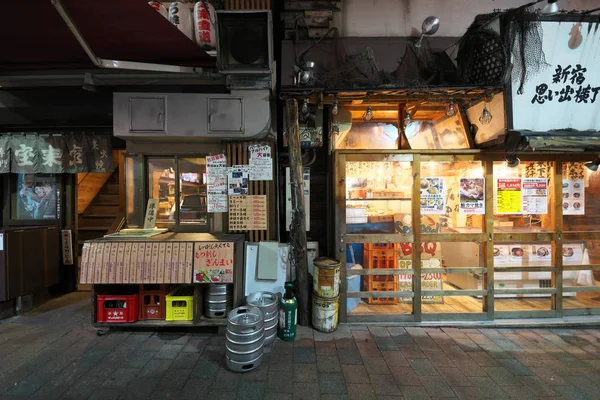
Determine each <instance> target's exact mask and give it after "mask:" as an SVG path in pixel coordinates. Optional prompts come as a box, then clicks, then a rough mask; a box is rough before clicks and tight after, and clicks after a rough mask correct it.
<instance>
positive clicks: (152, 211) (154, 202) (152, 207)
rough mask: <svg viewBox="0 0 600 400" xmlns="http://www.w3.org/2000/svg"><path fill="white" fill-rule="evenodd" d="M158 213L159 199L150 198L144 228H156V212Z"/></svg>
mask: <svg viewBox="0 0 600 400" xmlns="http://www.w3.org/2000/svg"><path fill="white" fill-rule="evenodd" d="M157 213H158V199H148V205H147V206H146V217H145V218H144V229H154V228H156V214H157Z"/></svg>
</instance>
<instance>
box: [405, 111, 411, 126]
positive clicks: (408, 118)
mask: <svg viewBox="0 0 600 400" xmlns="http://www.w3.org/2000/svg"><path fill="white" fill-rule="evenodd" d="M411 122H412V117H411V116H410V112H408V111H407V112H406V114H404V126H405V127H406V126H408V124H410V123H411Z"/></svg>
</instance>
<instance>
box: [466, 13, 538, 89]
mask: <svg viewBox="0 0 600 400" xmlns="http://www.w3.org/2000/svg"><path fill="white" fill-rule="evenodd" d="M493 24H497V25H498V26H501V27H502V30H501V32H502V36H501V34H499V33H497V32H496V30H494V29H492V25H493ZM542 39H543V29H542V26H541V22H540V14H539V12H534V11H533V9H532V5H531V4H530V5H525V6H523V7H518V8H514V9H509V10H507V11H503V12H494V13H491V14H483V15H478V16H477V17H476V18H475V21H474V22H473V23H472V24H471V26H469V28H468V29H467V32H466V33H465V35H464V36H463V37H462V38H461V39H460V41H459V43H458V52H457V54H456V60H457V63H458V69H459V75H460V76H461V78H462V79H463V81H464V83H468V84H472V85H481V86H494V85H503V84H507V83H509V82H510V81H511V78H512V81H513V83H514V84H516V85H517V86H518V89H517V90H518V93H519V94H522V93H523V87H524V85H525V83H526V82H527V81H529V79H531V77H532V76H535V75H537V74H538V73H539V72H540V71H542V70H543V69H545V68H546V67H548V65H549V64H548V63H547V62H546V57H545V55H544V50H543V48H542Z"/></svg>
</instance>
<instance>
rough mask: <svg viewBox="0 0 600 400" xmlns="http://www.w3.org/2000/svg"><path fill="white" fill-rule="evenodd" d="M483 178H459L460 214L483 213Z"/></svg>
mask: <svg viewBox="0 0 600 400" xmlns="http://www.w3.org/2000/svg"><path fill="white" fill-rule="evenodd" d="M484 199H485V180H484V178H460V214H485V202H484Z"/></svg>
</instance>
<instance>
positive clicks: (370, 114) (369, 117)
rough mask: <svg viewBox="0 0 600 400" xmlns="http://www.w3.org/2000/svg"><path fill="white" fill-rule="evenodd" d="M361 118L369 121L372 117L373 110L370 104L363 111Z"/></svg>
mask: <svg viewBox="0 0 600 400" xmlns="http://www.w3.org/2000/svg"><path fill="white" fill-rule="evenodd" d="M363 119H364V120H365V121H370V120H372V119H373V110H372V109H371V106H369V107H367V111H365V114H364V115H363Z"/></svg>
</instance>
